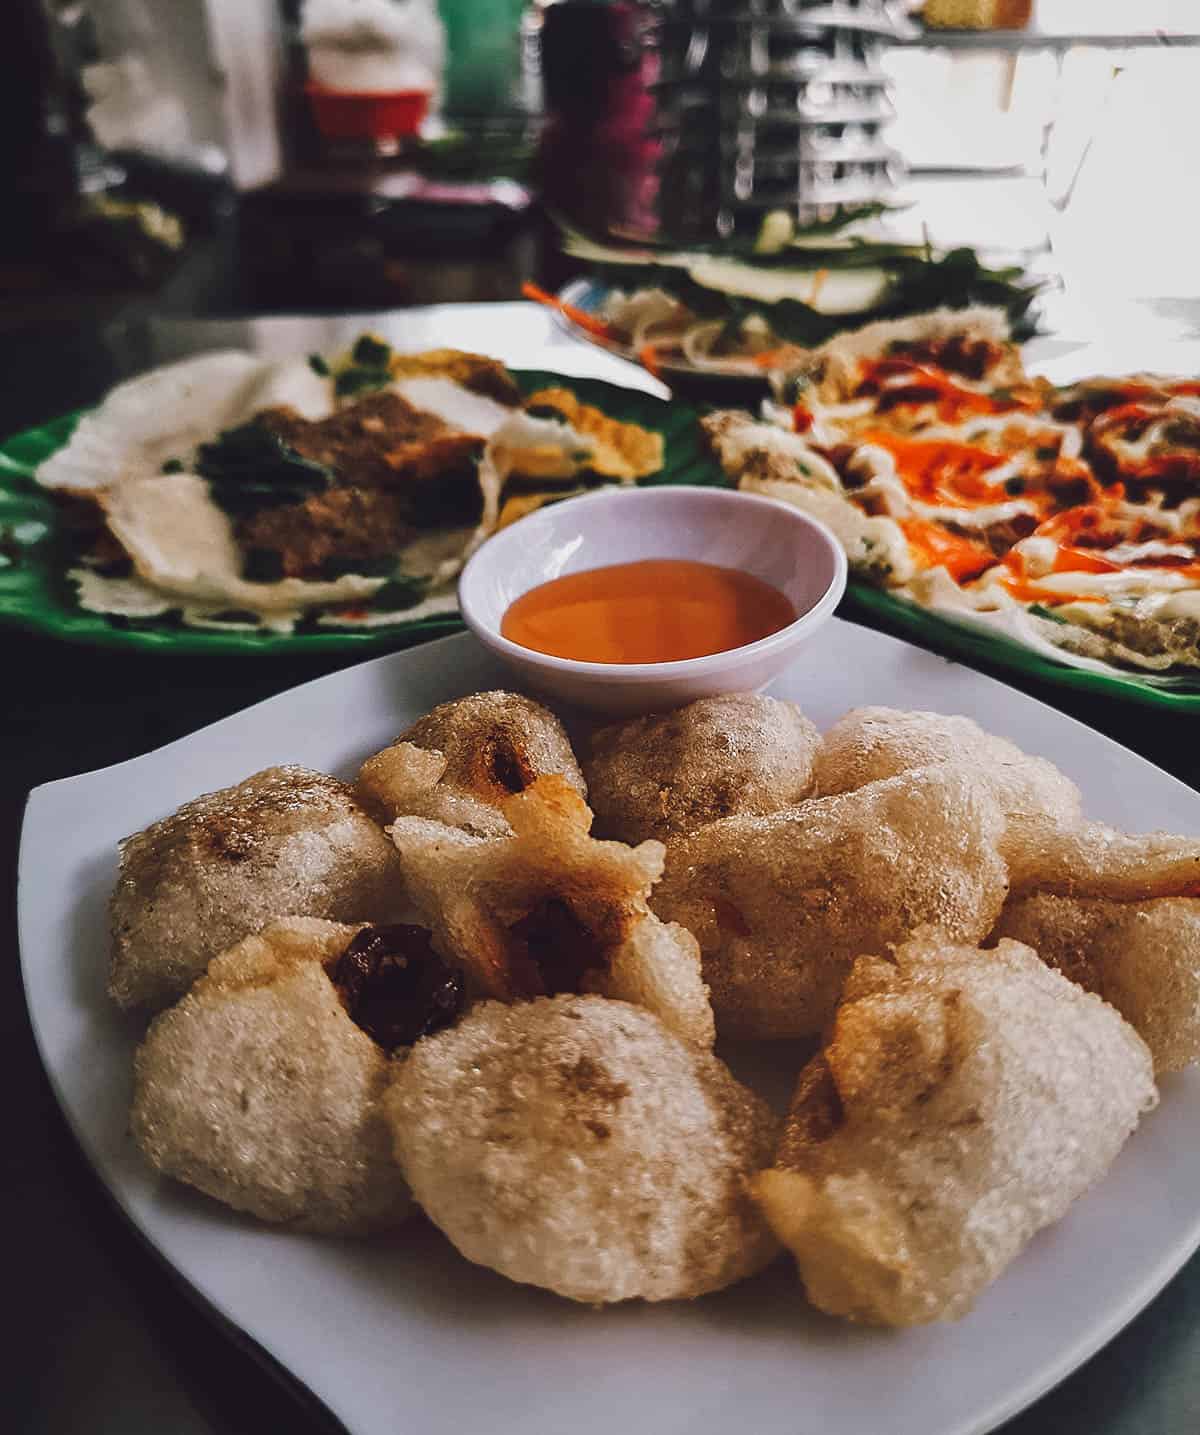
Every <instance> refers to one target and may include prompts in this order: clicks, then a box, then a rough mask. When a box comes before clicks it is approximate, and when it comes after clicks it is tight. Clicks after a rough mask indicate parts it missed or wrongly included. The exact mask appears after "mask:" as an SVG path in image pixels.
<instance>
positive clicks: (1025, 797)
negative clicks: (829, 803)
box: [813, 707, 1083, 855]
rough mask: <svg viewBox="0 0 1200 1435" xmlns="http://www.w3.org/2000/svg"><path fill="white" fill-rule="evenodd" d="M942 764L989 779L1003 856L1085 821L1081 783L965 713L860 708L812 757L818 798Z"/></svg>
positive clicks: (835, 728) (837, 726)
mask: <svg viewBox="0 0 1200 1435" xmlns="http://www.w3.org/2000/svg"><path fill="white" fill-rule="evenodd" d="M939 762H964V763H967V764H968V765H969V766H970V767H971V769H972V771H973V772H974V773H975V775H976V777H977V778H979V779H980V780H981V781H983V782H985V783H986V784H987V786H988V788H989V790H990V791H991V793H992V796H993V797H994V798H995V800H996V802H997V804H998V805H999V806H1000V807H1001V809H1002V810H1003V811H1004V814H1005V817H1006V819H1007V823H1008V830H1007V831H1006V833H1005V842H1004V850H1005V855H1007V854H1008V851H1009V850H1010V849H1012V848H1014V847H1019V848H1022V849H1024V848H1027V847H1028V846H1029V844H1030V843H1032V842H1052V841H1053V840H1054V836H1055V834H1057V833H1058V832H1059V831H1060V830H1061V829H1062V828H1066V827H1075V826H1077V825H1078V824H1079V823H1080V821H1081V820H1082V806H1081V805H1082V801H1083V799H1082V797H1081V795H1080V792H1079V789H1078V788H1077V787H1076V786H1075V784H1074V783H1073V782H1072V781H1071V780H1070V778H1068V777H1066V776H1065V775H1064V774H1063V773H1061V772H1060V771H1059V770H1058V768H1056V767H1055V766H1054V764H1053V763H1050V762H1047V761H1046V760H1045V758H1040V757H1030V756H1029V755H1028V753H1025V752H1022V751H1021V749H1020V748H1019V747H1017V746H1016V744H1015V743H1011V742H1009V741H1008V739H1007V738H1003V737H996V736H994V735H993V734H992V733H989V732H985V731H984V730H983V729H982V728H981V727H979V726H978V724H976V723H974V722H972V721H971V719H970V718H965V717H949V716H946V715H945V714H942V713H927V712H901V711H899V710H898V709H896V708H882V707H871V708H855V709H854V710H853V711H851V712H848V713H847V714H846V715H845V716H844V717H842V718H840V719H839V720H838V721H837V722H836V723H835V724H834V726H833V727H831V728H830V729H829V731H828V732H827V733H826V734H825V737H824V739H823V741H822V743H821V747H820V749H819V750H818V752H817V754H816V757H815V758H814V760H813V788H814V791H815V793H816V795H817V796H820V797H829V796H832V795H834V794H835V793H839V792H852V791H853V790H854V789H855V788H859V787H864V786H865V785H866V784H867V783H868V782H878V781H879V780H880V779H881V778H888V777H895V776H896V775H897V774H898V773H901V772H908V771H910V770H911V769H912V768H915V767H926V766H929V765H930V764H933V763H939Z"/></svg>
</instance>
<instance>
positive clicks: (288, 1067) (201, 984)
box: [131, 917, 411, 1234]
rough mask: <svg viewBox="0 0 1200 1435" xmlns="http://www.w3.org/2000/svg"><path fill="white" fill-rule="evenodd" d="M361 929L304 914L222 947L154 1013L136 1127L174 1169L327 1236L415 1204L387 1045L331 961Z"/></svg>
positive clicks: (214, 1191) (256, 1209)
mask: <svg viewBox="0 0 1200 1435" xmlns="http://www.w3.org/2000/svg"><path fill="white" fill-rule="evenodd" d="M358 931H359V928H357V927H355V926H348V925H343V924H341V923H335V922H325V921H320V920H317V919H315V918H304V917H291V918H287V919H284V920H282V921H279V922H276V923H274V924H272V925H271V926H269V927H267V928H265V929H264V931H263V932H262V933H260V934H259V935H257V936H251V937H247V938H245V939H244V940H243V941H241V942H239V943H238V944H237V945H236V946H234V947H232V948H230V949H229V950H228V951H227V952H224V953H222V954H221V955H220V956H218V957H216V958H215V959H214V960H213V962H212V963H211V965H210V966H209V969H208V972H207V974H206V975H204V976H203V977H201V978H200V979H199V980H198V981H197V982H196V984H195V986H194V987H193V988H192V990H191V991H190V992H189V993H188V995H187V996H185V997H184V998H183V1000H182V1001H181V1002H179V1004H178V1005H177V1006H174V1007H171V1008H170V1009H169V1010H167V1011H165V1012H163V1013H161V1014H160V1015H159V1016H158V1017H157V1018H156V1019H155V1020H154V1022H153V1023H152V1024H151V1026H150V1029H149V1031H148V1033H147V1035H146V1039H145V1040H144V1041H143V1043H142V1045H141V1046H140V1047H139V1049H138V1052H137V1056H136V1060H135V1080H134V1099H133V1110H132V1114H131V1129H132V1132H133V1136H134V1139H135V1141H136V1142H137V1144H138V1146H139V1147H140V1149H141V1151H142V1153H143V1155H145V1157H146V1158H147V1160H148V1161H149V1162H150V1163H151V1164H152V1165H153V1166H154V1167H155V1168H156V1169H157V1170H158V1171H160V1172H162V1173H163V1174H164V1175H167V1176H172V1177H174V1178H175V1179H176V1180H179V1181H184V1182H186V1183H187V1184H189V1185H191V1186H194V1187H196V1188H197V1189H198V1190H200V1191H203V1192H204V1193H205V1194H206V1195H208V1196H211V1197H213V1198H214V1199H215V1200H218V1201H222V1202H224V1203H225V1204H226V1205H229V1206H232V1207H233V1208H234V1209H236V1210H239V1211H245V1212H249V1213H251V1214H253V1215H255V1216H257V1217H258V1218H259V1219H260V1220H263V1221H269V1222H273V1223H281V1224H285V1225H288V1226H290V1227H292V1228H294V1229H298V1230H306V1231H315V1232H321V1233H325V1234H352V1233H364V1232H371V1231H379V1230H384V1229H387V1228H389V1227H391V1226H394V1225H396V1224H398V1222H400V1221H401V1220H403V1219H404V1217H405V1216H406V1215H407V1214H408V1211H409V1209H410V1206H411V1200H410V1197H409V1193H408V1187H407V1185H406V1184H405V1182H404V1179H403V1177H402V1175H401V1173H400V1170H399V1168H398V1167H397V1166H396V1164H395V1162H394V1160H393V1158H392V1152H391V1139H390V1135H389V1131H388V1128H387V1125H386V1123H385V1121H384V1119H383V1115H382V1112H381V1108H380V1105H379V1102H380V1099H381V1097H382V1095H383V1092H384V1089H385V1088H386V1085H387V1082H388V1079H389V1075H390V1069H391V1068H390V1062H389V1059H388V1056H387V1053H386V1052H385V1051H384V1050H383V1049H382V1048H381V1047H380V1046H379V1045H378V1044H377V1043H376V1042H375V1041H374V1040H372V1038H371V1037H370V1036H368V1035H367V1034H366V1032H364V1031H363V1030H362V1029H360V1027H359V1026H357V1025H356V1024H355V1022H354V1021H353V1020H352V1019H351V1017H350V1015H349V1014H348V1013H347V1011H346V1010H345V1008H344V1006H343V1005H342V1003H341V1002H340V1001H339V998H338V992H337V989H336V988H335V986H334V983H333V981H332V979H331V977H330V975H329V973H328V972H327V966H328V965H329V964H331V963H332V962H334V961H335V960H336V959H337V958H338V957H339V956H340V955H341V954H342V953H343V952H344V951H345V950H346V948H347V946H348V945H349V944H350V942H351V941H352V940H353V939H354V938H355V936H356V934H357V933H358Z"/></svg>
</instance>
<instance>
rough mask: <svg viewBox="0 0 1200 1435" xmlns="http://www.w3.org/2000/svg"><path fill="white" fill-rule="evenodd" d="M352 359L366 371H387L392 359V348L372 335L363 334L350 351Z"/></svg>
mask: <svg viewBox="0 0 1200 1435" xmlns="http://www.w3.org/2000/svg"><path fill="white" fill-rule="evenodd" d="M350 358H351V359H352V360H353V362H354V363H356V364H360V365H361V366H362V367H363V368H364V369H386V368H387V366H388V364H389V363H390V362H391V358H392V346H391V345H390V344H385V343H384V342H383V340H382V339H376V338H375V337H374V336H373V335H371V334H363V335H362V336H361V337H360V338H359V339H358V340H357V341H356V342H355V345H354V348H353V349H351V351H350Z"/></svg>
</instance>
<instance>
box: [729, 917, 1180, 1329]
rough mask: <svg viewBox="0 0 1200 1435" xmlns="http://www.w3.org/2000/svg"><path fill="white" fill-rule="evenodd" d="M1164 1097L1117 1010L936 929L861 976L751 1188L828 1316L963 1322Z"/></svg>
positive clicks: (859, 971) (1006, 953)
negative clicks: (768, 1166) (767, 1165)
mask: <svg viewBox="0 0 1200 1435" xmlns="http://www.w3.org/2000/svg"><path fill="white" fill-rule="evenodd" d="M1156 1101H1157V1094H1156V1092H1155V1088H1154V1080H1153V1074H1152V1071H1151V1062H1150V1054H1149V1052H1148V1051H1147V1050H1146V1047H1145V1044H1144V1043H1143V1042H1142V1040H1141V1039H1140V1037H1139V1036H1138V1035H1137V1033H1136V1032H1135V1031H1134V1030H1133V1028H1132V1027H1131V1026H1129V1025H1128V1023H1126V1022H1125V1021H1124V1020H1123V1019H1122V1018H1121V1017H1120V1016H1119V1015H1118V1013H1117V1012H1115V1011H1114V1010H1113V1009H1112V1007H1110V1006H1107V1005H1106V1004H1105V1003H1104V1002H1102V1001H1101V1000H1100V999H1099V997H1096V996H1092V995H1090V994H1089V993H1087V992H1084V991H1082V990H1081V989H1080V988H1079V987H1077V986H1075V985H1074V983H1072V982H1069V981H1067V980H1066V979H1065V978H1064V977H1062V976H1060V975H1059V974H1058V973H1057V972H1054V971H1051V970H1050V968H1049V967H1047V966H1046V965H1045V964H1044V963H1043V962H1041V961H1039V960H1038V957H1037V954H1036V953H1035V952H1032V951H1030V950H1029V948H1028V947H1024V946H1021V945H1020V944H1019V943H1017V942H1002V943H1001V944H1000V946H999V947H998V948H997V949H996V950H995V951H989V952H981V951H977V950H974V949H972V948H966V947H956V946H953V945H951V944H950V943H948V942H947V941H946V940H945V939H944V938H942V937H941V936H940V935H939V934H937V933H933V932H929V931H926V932H922V933H920V934H919V935H918V936H917V937H916V938H914V939H913V940H911V941H909V942H907V943H905V944H904V945H903V946H901V947H899V948H898V949H897V951H896V954H895V961H894V962H888V961H884V960H882V959H879V958H876V957H864V958H863V959H862V960H861V961H859V962H858V963H857V964H856V965H855V967H854V971H853V973H852V974H851V977H850V980H849V982H848V983H847V988H846V994H845V998H844V1000H843V1002H842V1005H841V1006H840V1007H839V1009H838V1013H837V1018H836V1020H835V1022H834V1025H833V1031H832V1035H831V1037H830V1039H829V1041H828V1044H827V1045H826V1046H825V1048H824V1050H823V1051H822V1052H820V1054H819V1055H818V1056H816V1057H815V1058H814V1059H813V1060H812V1062H810V1063H809V1065H808V1066H807V1067H806V1068H805V1070H804V1071H803V1072H802V1074H801V1077H800V1081H799V1084H798V1087H797V1090H796V1095H795V1099H794V1102H793V1107H792V1111H791V1114H790V1116H789V1118H788V1121H787V1125H786V1129H785V1134H784V1138H783V1141H782V1143H781V1145H780V1150H779V1155H778V1157H777V1159H776V1163H775V1169H773V1170H770V1171H766V1172H763V1173H762V1174H761V1175H759V1176H758V1177H757V1178H755V1180H754V1181H753V1183H752V1189H753V1191H754V1194H755V1196H756V1198H757V1200H758V1202H759V1204H760V1205H761V1206H762V1208H763V1211H764V1212H765V1214H766V1216H767V1219H768V1220H769V1222H770V1224H771V1226H772V1229H773V1230H774V1231H775V1233H776V1235H778V1236H779V1238H780V1239H781V1240H782V1241H783V1243H784V1244H785V1245H786V1246H787V1247H788V1248H789V1249H790V1250H791V1251H792V1253H793V1255H794V1256H795V1258H796V1263H797V1266H798V1268H799V1271H800V1277H801V1279H802V1280H803V1282H804V1285H805V1288H806V1290H807V1293H808V1296H809V1299H810V1300H811V1301H812V1302H813V1303H814V1304H815V1305H817V1306H818V1307H819V1308H820V1309H821V1310H824V1311H828V1312H829V1313H830V1314H833V1315H841V1316H848V1317H849V1318H850V1319H852V1320H859V1321H866V1322H870V1323H872V1324H879V1325H893V1326H906V1325H919V1324H922V1323H924V1322H926V1321H934V1320H951V1319H954V1318H956V1317H958V1316H961V1315H963V1314H964V1313H965V1312H966V1311H967V1310H968V1309H970V1307H971V1305H972V1304H973V1302H974V1301H975V1299H976V1298H977V1297H978V1295H979V1294H980V1292H981V1291H982V1290H983V1289H984V1288H985V1287H986V1286H987V1285H988V1284H989V1283H990V1282H991V1281H993V1280H995V1279H996V1277H997V1276H998V1275H999V1274H1000V1273H1001V1272H1002V1271H1003V1270H1004V1268H1005V1267H1006V1266H1007V1265H1008V1264H1009V1262H1010V1261H1012V1260H1013V1259H1014V1257H1015V1256H1016V1255H1017V1254H1018V1253H1019V1252H1020V1251H1021V1249H1022V1248H1023V1247H1024V1246H1025V1245H1026V1244H1027V1242H1028V1241H1029V1240H1030V1239H1031V1238H1032V1236H1033V1235H1034V1234H1035V1233H1036V1232H1037V1231H1039V1230H1041V1229H1042V1227H1043V1226H1048V1225H1049V1224H1050V1223H1051V1222H1053V1221H1057V1220H1058V1219H1059V1218H1060V1217H1061V1216H1062V1215H1064V1214H1065V1212H1066V1210H1067V1208H1068V1207H1069V1206H1070V1204H1071V1202H1072V1201H1074V1200H1075V1199H1076V1198H1077V1197H1078V1196H1080V1195H1082V1194H1083V1192H1084V1191H1086V1190H1087V1188H1088V1187H1089V1186H1091V1185H1092V1183H1093V1182H1095V1181H1097V1180H1098V1179H1099V1178H1100V1177H1101V1176H1102V1175H1103V1174H1104V1173H1105V1171H1106V1170H1107V1169H1108V1167H1109V1165H1110V1164H1111V1162H1112V1161H1113V1159H1114V1157H1115V1156H1116V1155H1117V1153H1118V1151H1120V1149H1121V1147H1122V1145H1123V1144H1124V1143H1125V1140H1126V1138H1127V1137H1128V1136H1129V1134H1130V1132H1131V1131H1132V1130H1133V1129H1134V1127H1135V1126H1136V1125H1137V1123H1138V1119H1139V1117H1140V1116H1141V1114H1142V1113H1143V1112H1145V1111H1148V1110H1150V1108H1151V1107H1153V1106H1154V1104H1155V1102H1156Z"/></svg>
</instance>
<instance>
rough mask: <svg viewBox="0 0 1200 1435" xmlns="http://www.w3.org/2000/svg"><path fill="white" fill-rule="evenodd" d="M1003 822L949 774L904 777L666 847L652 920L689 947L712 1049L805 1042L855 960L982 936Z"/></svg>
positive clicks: (983, 793)
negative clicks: (931, 936) (920, 935)
mask: <svg viewBox="0 0 1200 1435" xmlns="http://www.w3.org/2000/svg"><path fill="white" fill-rule="evenodd" d="M1004 828H1005V822H1004V814H1003V813H1002V812H1001V810H1000V808H999V807H998V806H997V804H996V800H995V798H994V796H993V795H992V793H991V791H990V790H989V789H988V787H987V785H986V784H984V783H981V782H979V781H978V780H977V779H976V777H975V775H974V773H973V772H972V771H971V770H970V769H969V768H967V767H965V766H964V765H963V764H961V763H945V764H941V765H939V766H936V767H924V768H917V769H915V770H913V771H911V772H904V773H900V774H899V775H897V776H896V777H892V778H888V779H887V780H886V781H883V782H873V783H870V784H869V785H868V786H866V787H862V788H859V789H858V790H857V791H856V792H848V793H844V794H843V795H841V796H839V797H822V798H816V799H810V800H809V801H806V802H801V803H799V804H798V805H797V806H795V807H792V808H789V809H786V810H785V811H782V812H776V813H774V814H772V815H770V816H768V817H751V816H744V817H727V818H725V819H723V820H722V821H720V822H714V823H712V824H711V825H710V826H708V827H702V828H700V830H699V831H698V832H694V833H692V834H691V835H690V836H689V837H685V838H683V839H682V840H680V841H678V842H674V843H672V844H671V846H670V847H669V848H668V852H667V863H666V872H665V874H664V876H663V879H662V882H661V883H660V884H659V886H658V887H657V889H656V890H655V893H654V898H653V904H652V905H653V907H654V910H655V911H656V912H657V913H658V915H659V916H660V917H661V918H662V919H663V920H664V921H667V922H678V923H679V924H680V925H682V926H684V927H686V928H687V929H688V931H690V932H692V933H693V934H694V936H695V937H696V939H697V940H698V941H699V943H700V950H701V954H702V957H703V973H704V979H705V981H707V982H708V984H709V988H710V991H711V996H712V1005H713V1011H714V1013H715V1015H716V1019H717V1028H718V1030H719V1031H720V1033H721V1035H722V1036H730V1037H735V1038H740V1039H747V1040H766V1039H774V1038H790V1037H802V1036H810V1035H813V1034H815V1033H817V1032H819V1031H821V1030H822V1028H823V1027H824V1026H825V1024H826V1022H828V1021H829V1019H830V1018H831V1017H832V1015H833V1013H834V1010H835V1009H836V1007H837V1003H838V999H839V997H840V996H841V992H842V986H843V984H844V982H845V980H846V976H847V974H848V973H849V971H850V968H851V966H852V965H853V963H854V960H855V958H856V957H858V956H860V955H861V954H862V953H863V952H870V951H883V950H885V949H886V948H887V947H888V946H889V945H891V944H892V943H893V942H899V941H903V940H904V938H905V937H907V936H908V935H909V933H910V932H912V931H913V930H914V928H916V927H918V926H920V925H921V924H922V923H933V924H936V925H938V926H940V927H941V928H943V929H944V930H945V931H946V932H948V933H949V934H950V938H951V940H954V941H967V942H977V941H980V940H981V939H982V938H983V937H984V936H986V935H987V933H988V932H989V931H990V930H991V928H992V925H993V923H994V922H995V920H996V917H997V916H998V915H999V913H1000V908H1001V907H1002V906H1003V903H1004V898H1005V895H1006V893H1007V891H1008V874H1007V869H1006V867H1005V863H1004V859H1003V857H1002V856H1001V854H1000V844H1001V841H1002V840H1003V837H1004Z"/></svg>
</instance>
